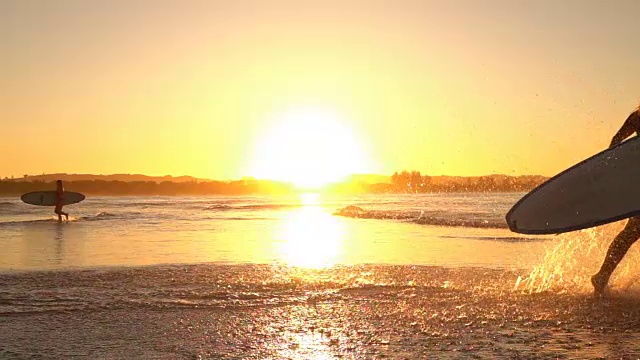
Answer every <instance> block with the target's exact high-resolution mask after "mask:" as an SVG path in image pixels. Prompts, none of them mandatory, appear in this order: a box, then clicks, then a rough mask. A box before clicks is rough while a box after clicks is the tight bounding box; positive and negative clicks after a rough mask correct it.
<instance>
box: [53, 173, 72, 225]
mask: <svg viewBox="0 0 640 360" xmlns="http://www.w3.org/2000/svg"><path fill="white" fill-rule="evenodd" d="M63 206H64V188H63V187H62V180H57V181H56V209H55V210H54V212H55V213H56V214H57V215H58V221H60V222H62V216H63V215H64V217H65V220H69V214H67V213H66V212H64V211H62V207H63Z"/></svg>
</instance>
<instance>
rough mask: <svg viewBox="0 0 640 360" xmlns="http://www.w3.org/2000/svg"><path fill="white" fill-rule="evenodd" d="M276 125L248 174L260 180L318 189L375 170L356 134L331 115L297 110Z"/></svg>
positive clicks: (260, 145)
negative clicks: (353, 175)
mask: <svg viewBox="0 0 640 360" xmlns="http://www.w3.org/2000/svg"><path fill="white" fill-rule="evenodd" d="M274 123H275V124H274V126H273V127H272V128H271V129H269V130H268V131H267V132H266V133H264V134H263V135H262V137H261V138H260V139H259V141H258V144H257V146H256V149H255V155H254V158H253V165H252V167H251V170H250V171H249V172H250V174H251V175H252V176H254V177H256V178H258V179H270V180H278V181H285V182H291V183H293V184H294V185H296V186H298V187H301V188H319V187H322V186H323V185H326V184H328V183H331V182H336V181H339V180H342V179H343V178H344V177H346V176H348V175H350V174H354V173H366V172H370V171H371V169H372V167H371V163H370V161H369V160H368V158H367V157H366V156H365V154H364V151H363V148H362V146H361V145H360V143H359V142H358V140H357V139H356V136H355V135H354V133H353V132H352V131H351V129H350V128H348V127H347V126H346V125H345V122H344V121H343V120H342V119H340V118H339V117H338V116H337V115H336V114H334V113H332V112H329V111H324V110H320V109H315V108H304V109H296V110H291V111H288V112H286V113H285V114H283V115H281V116H279V117H277V118H276V119H275V121H274Z"/></svg>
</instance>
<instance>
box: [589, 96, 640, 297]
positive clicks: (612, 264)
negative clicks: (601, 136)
mask: <svg viewBox="0 0 640 360" xmlns="http://www.w3.org/2000/svg"><path fill="white" fill-rule="evenodd" d="M634 132H635V133H636V134H639V135H640V107H638V109H636V110H635V111H634V112H632V113H631V115H629V117H627V120H625V122H624V124H622V127H621V128H620V130H618V132H617V133H616V134H615V135H614V136H613V139H611V145H610V146H609V147H610V148H611V147H614V146H617V145H618V144H620V143H621V142H622V141H623V140H624V139H626V138H628V137H629V136H631V135H632V134H633V133H634ZM639 166H640V164H639ZM639 238H640V216H634V217H631V218H629V220H628V221H627V224H626V225H625V227H624V229H622V231H621V232H620V233H619V234H618V235H617V236H616V237H615V238H614V239H613V241H612V242H611V245H609V250H608V251H607V255H606V256H605V258H604V261H603V263H602V266H601V267H600V271H598V273H597V274H595V275H593V276H592V277H591V284H592V285H593V290H594V292H595V294H596V295H602V293H603V292H604V290H605V288H606V287H607V283H608V282H609V277H611V274H612V273H613V271H614V270H615V269H616V266H618V264H619V263H620V261H622V258H624V255H625V254H626V253H627V250H629V248H630V247H631V245H633V243H635V242H636V241H637V240H638V239H639Z"/></svg>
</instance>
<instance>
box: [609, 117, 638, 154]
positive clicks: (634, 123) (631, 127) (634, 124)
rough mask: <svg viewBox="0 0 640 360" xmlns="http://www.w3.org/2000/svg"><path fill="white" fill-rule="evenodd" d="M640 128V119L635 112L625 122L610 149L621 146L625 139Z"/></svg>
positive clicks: (612, 140)
mask: <svg viewBox="0 0 640 360" xmlns="http://www.w3.org/2000/svg"><path fill="white" fill-rule="evenodd" d="M639 127H640V118H638V112H637V111H634V112H632V113H631V115H629V117H628V118H627V120H625V122H624V124H622V127H621V128H620V130H618V132H617V133H616V134H615V135H614V136H613V139H611V145H609V147H614V146H616V145H618V144H620V143H621V142H622V141H623V140H624V139H626V138H628V137H629V136H631V134H633V133H634V132H636V131H638V128H639Z"/></svg>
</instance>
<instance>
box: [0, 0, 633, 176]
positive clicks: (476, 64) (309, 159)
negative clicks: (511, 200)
mask: <svg viewBox="0 0 640 360" xmlns="http://www.w3.org/2000/svg"><path fill="white" fill-rule="evenodd" d="M639 14H640V1H635V0H630V1H622V0H619V1H610V2H605V1H592V0H565V1H555V0H549V1H546V0H535V1H534V0H531V1H511V0H504V1H498V0H485V1H476V0H468V1H462V0H447V1H445V0H440V1H402V0H397V1H395V0H394V1H391V0H389V1H375V0H370V1H355V0H352V1H349V0H345V1H317V2H314V1H299V0H292V1H262V0H255V1H222V0H220V1H215V0H211V1H162V0H150V1H124V0H115V1H84V0H79V1H67V0H60V1H46V0H39V1H29V0H5V1H0V84H1V86H0V130H1V131H0V151H1V153H2V157H1V159H2V160H0V176H2V177H4V176H11V175H15V176H21V175H22V174H39V173H43V172H46V173H54V172H68V173H96V174H110V173H143V174H148V175H166V174H171V175H193V176H198V177H206V178H216V179H235V178H240V177H242V176H249V175H252V176H258V177H270V178H278V179H283V180H292V181H297V182H300V183H305V182H310V181H311V179H312V178H319V177H321V176H322V181H325V180H326V181H330V180H333V179H335V178H337V177H339V175H343V174H344V173H345V172H357V173H363V172H372V173H383V174H391V173H393V172H394V171H395V170H403V169H406V170H419V171H421V172H423V173H426V174H429V175H442V174H446V175H485V174H492V173H503V174H509V175H520V174H542V175H553V174H554V173H556V172H558V171H560V170H562V169H564V168H566V167H568V166H570V165H572V164H573V163H575V162H577V161H579V160H581V159H583V158H585V157H588V156H590V155H592V154H593V153H595V152H597V151H599V150H602V149H603V148H604V147H606V146H607V144H608V143H609V141H610V139H611V136H612V135H613V133H614V132H615V131H616V130H617V128H618V127H619V126H620V125H621V123H622V121H623V120H624V119H625V118H626V116H627V115H628V114H629V112H631V111H632V110H633V108H634V107H635V106H636V105H637V103H638V99H639V98H640V61H638V56H639V55H640V47H639V46H638V38H639V36H638V35H640V27H639V26H638V24H639V22H638V20H637V19H638V15H639ZM296 172H304V173H305V174H307V175H306V176H307V177H306V178H304V177H301V178H298V177H297V175H296Z"/></svg>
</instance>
